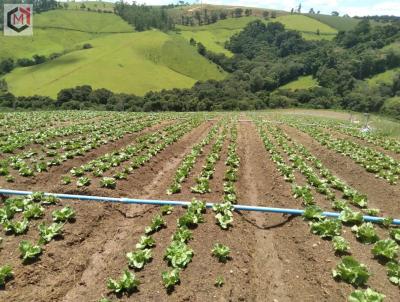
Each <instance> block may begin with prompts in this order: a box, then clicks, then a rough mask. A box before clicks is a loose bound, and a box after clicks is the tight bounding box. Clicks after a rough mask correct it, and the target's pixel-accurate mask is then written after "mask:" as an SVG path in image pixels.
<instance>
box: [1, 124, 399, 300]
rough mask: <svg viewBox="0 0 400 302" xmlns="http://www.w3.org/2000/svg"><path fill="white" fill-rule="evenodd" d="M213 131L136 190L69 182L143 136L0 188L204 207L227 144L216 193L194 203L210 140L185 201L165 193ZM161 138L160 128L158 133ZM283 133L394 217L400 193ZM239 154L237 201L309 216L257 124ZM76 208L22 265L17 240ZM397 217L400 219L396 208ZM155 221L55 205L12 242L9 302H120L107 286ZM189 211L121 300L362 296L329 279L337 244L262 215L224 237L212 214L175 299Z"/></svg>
mask: <svg viewBox="0 0 400 302" xmlns="http://www.w3.org/2000/svg"><path fill="white" fill-rule="evenodd" d="M215 123H216V121H214V120H213V121H208V122H204V123H203V124H202V125H200V126H199V127H197V128H196V129H194V130H193V131H191V132H190V133H188V134H186V135H184V136H183V137H182V138H181V139H180V140H179V141H178V142H176V143H174V144H172V145H170V146H168V147H167V148H166V149H165V150H164V151H162V152H160V153H159V154H157V156H156V157H154V158H153V159H152V160H151V161H150V162H149V163H147V164H146V165H145V166H143V167H141V168H139V169H137V170H135V171H134V172H133V173H132V174H131V175H129V177H128V179H127V180H123V181H119V182H118V184H117V188H116V189H115V190H108V189H101V188H98V187H97V186H91V187H89V188H84V189H79V190H77V189H76V188H75V185H73V186H72V185H71V186H62V185H60V184H59V181H60V176H61V175H64V174H65V173H66V172H68V171H69V169H71V168H72V167H73V166H78V165H80V164H82V163H85V162H87V161H89V160H91V159H94V158H96V157H98V156H100V155H102V154H105V153H107V152H110V151H111V150H114V149H117V148H121V147H123V146H125V145H127V144H129V143H130V142H132V140H133V138H134V136H132V137H125V138H123V139H122V140H119V141H117V142H115V143H111V144H109V145H106V146H102V147H101V148H99V149H97V150H94V151H93V152H90V153H88V154H87V155H85V156H84V157H81V158H76V159H73V160H71V161H69V162H66V163H65V165H63V166H61V167H55V168H54V169H52V170H51V173H42V174H40V175H38V176H37V177H36V178H35V180H30V179H25V178H21V179H18V181H17V182H16V183H15V184H11V185H10V184H8V183H5V182H4V181H3V179H2V178H0V186H2V187H9V188H10V187H11V188H16V189H28V188H29V189H32V190H46V191H53V192H64V193H78V194H90V195H100V196H101V195H105V196H115V197H117V196H129V197H138V198H154V199H155V198H160V199H174V200H190V199H191V198H192V197H196V198H199V199H201V200H205V201H214V202H218V201H220V200H222V197H223V195H222V194H223V190H222V187H223V175H224V171H225V169H226V166H225V164H224V162H225V159H226V155H227V144H228V141H226V143H225V144H224V147H223V150H222V152H221V159H220V161H219V162H218V163H217V167H216V173H215V175H214V178H213V179H212V180H211V187H212V192H211V193H209V194H205V195H198V194H192V193H191V192H190V189H189V188H190V185H192V183H193V182H194V178H195V177H196V176H197V175H198V173H200V171H201V166H202V165H203V164H204V160H205V157H206V156H207V154H208V152H209V151H210V148H211V145H212V143H213V142H211V143H210V145H208V146H207V147H205V148H204V153H203V154H202V155H201V156H200V157H199V159H198V161H197V163H196V165H195V167H194V168H193V170H192V172H191V174H190V177H189V179H188V180H187V182H185V183H184V184H183V187H184V190H183V192H182V193H180V194H176V195H173V196H168V195H166V189H167V188H168V186H169V185H170V182H171V180H172V177H173V175H174V174H175V171H176V169H177V167H178V166H179V164H180V162H181V160H182V159H183V157H184V156H185V155H186V154H187V153H188V152H189V151H190V150H191V148H192V146H193V145H194V144H196V143H198V142H199V141H200V140H201V139H202V138H204V137H205V135H206V134H207V133H208V131H209V129H210V128H211V127H212V125H215ZM155 129H156V127H153V128H152V129H149V131H151V130H155ZM284 129H285V131H287V132H288V134H289V135H290V136H291V137H294V138H295V139H296V141H298V142H301V143H303V144H305V145H306V146H307V147H308V148H309V149H310V151H312V153H313V154H315V155H317V156H318V157H320V158H321V160H322V161H323V163H324V164H325V165H326V166H327V167H328V168H329V169H332V171H334V172H335V173H336V174H337V175H339V176H340V177H342V178H343V179H344V180H346V181H347V182H348V183H349V184H351V185H352V186H354V187H355V188H357V189H358V190H359V191H360V192H363V193H366V194H368V196H369V200H370V204H371V207H375V206H376V207H379V208H381V209H382V210H383V211H384V212H385V213H389V211H393V208H394V206H395V205H394V204H393V203H395V202H396V201H397V200H399V197H400V192H399V191H398V189H397V187H393V186H390V185H388V184H387V183H385V182H383V181H380V180H379V179H375V178H374V177H373V176H371V175H370V174H368V173H366V172H365V171H363V169H362V168H360V167H359V166H357V165H356V164H354V163H353V162H352V161H351V160H350V161H349V160H348V159H347V158H344V157H341V156H339V155H337V154H336V153H333V152H331V151H329V150H326V149H325V148H323V147H321V146H320V145H319V144H318V143H316V142H315V141H313V140H312V139H311V138H310V137H308V136H307V135H305V134H303V133H301V132H299V131H297V130H295V129H293V128H289V127H285V128H284ZM228 137H229V135H228ZM228 137H227V140H228ZM237 151H238V154H239V157H240V159H241V165H240V168H239V180H238V182H237V183H236V188H237V192H238V198H239V203H241V204H249V205H260V206H272V207H290V208H300V202H299V201H298V200H295V199H294V198H293V197H292V196H291V187H290V184H288V183H286V182H285V181H284V180H283V179H282V177H281V176H280V174H279V173H278V171H277V170H276V168H275V164H274V163H273V162H272V161H271V159H270V155H269V154H268V153H267V152H266V151H265V148H264V146H263V144H262V142H261V140H260V138H259V135H258V133H257V131H256V128H255V126H254V124H253V123H249V122H243V123H239V126H238V150H237ZM382 194H383V195H382ZM67 204H68V205H71V206H73V207H74V209H75V210H76V213H77V217H76V221H75V222H74V223H68V224H66V225H65V227H64V235H63V238H62V239H60V240H56V241H52V242H50V243H49V244H47V245H46V248H45V251H44V253H43V255H42V256H41V257H40V260H38V261H36V262H35V263H32V264H29V265H22V264H21V260H20V259H19V251H18V243H19V241H20V240H21V239H28V240H31V241H34V240H36V239H37V237H38V232H37V225H38V224H39V223H40V222H42V221H43V220H44V221H47V222H50V220H51V211H52V210H53V209H55V208H60V207H61V206H63V205H67ZM395 209H396V211H397V212H396V214H400V211H398V210H399V208H398V204H397V208H395ZM157 213H158V208H157V207H155V206H139V205H120V204H101V203H95V202H84V201H62V203H61V204H60V205H57V206H50V207H49V208H48V209H47V210H46V217H45V218H44V219H41V220H38V221H34V222H33V223H31V225H30V229H29V231H28V233H27V234H26V235H22V236H19V237H14V236H3V238H4V242H3V245H2V246H3V249H2V250H0V263H1V264H5V263H8V264H11V265H12V266H13V268H14V275H15V277H14V279H12V280H11V281H10V282H8V283H7V284H6V287H5V289H4V290H1V291H0V301H46V302H47V301H68V302H69V301H74V302H75V301H98V300H99V298H101V297H102V296H107V297H109V298H111V300H113V301H114V300H116V298H115V296H114V295H113V294H111V293H109V292H108V290H107V289H106V280H107V278H108V277H112V278H118V277H119V276H120V274H121V273H122V271H123V269H125V268H127V261H126V258H125V254H126V253H127V252H129V251H132V250H134V249H135V244H136V243H137V241H138V239H139V238H140V236H141V235H143V234H144V229H145V227H146V226H147V225H149V224H150V221H151V219H152V217H153V216H154V215H155V214H157ZM183 213H184V209H182V208H175V209H174V212H173V213H172V214H171V215H168V216H165V220H166V222H167V228H165V229H162V230H161V231H159V232H157V233H155V234H154V235H153V237H154V239H155V240H156V247H155V248H154V249H153V261H152V262H151V263H149V264H147V265H146V266H145V268H144V269H143V270H141V271H139V272H136V275H137V276H138V278H139V279H140V281H141V285H140V286H139V291H138V292H135V293H133V294H132V295H130V296H122V297H120V299H118V300H121V301H157V300H158V301H279V302H282V301H310V302H311V301H346V298H347V296H348V295H349V293H350V292H351V291H352V290H353V288H352V287H351V286H349V285H346V284H344V283H339V282H336V281H335V280H334V279H333V278H332V276H331V270H332V268H334V266H335V264H336V263H337V262H338V261H339V258H337V257H336V256H335V255H334V253H333V251H332V246H331V243H330V242H329V241H325V240H321V239H320V238H319V237H317V236H314V235H312V234H310V231H309V227H308V225H307V223H306V222H304V221H303V220H302V219H301V218H298V217H297V218H294V217H289V216H283V215H276V214H261V213H256V212H242V213H235V215H234V223H233V227H232V228H230V229H229V230H227V231H223V230H221V229H220V228H219V226H218V225H216V224H215V219H214V214H213V212H212V211H211V210H207V213H206V214H205V215H204V218H205V222H204V223H202V224H199V226H198V227H197V228H196V229H194V230H193V240H191V241H190V242H189V246H190V247H191V248H192V249H193V250H194V253H195V255H194V257H193V260H192V262H191V263H189V265H188V267H187V268H186V269H185V270H184V271H182V273H181V284H180V285H178V286H176V288H175V290H174V291H173V292H172V293H167V292H166V290H165V289H164V287H163V284H162V282H161V272H162V271H165V270H167V269H169V268H168V265H167V263H166V261H164V260H163V255H164V251H165V249H166V247H167V246H168V245H169V243H170V241H171V235H172V234H173V232H174V231H175V230H176V219H177V218H178V217H180V216H181V215H182V214H183ZM395 216H400V215H395ZM347 235H348V236H349V240H351V247H352V249H354V254H355V256H356V257H357V258H359V260H361V261H362V262H363V263H365V264H367V265H368V266H369V267H371V270H372V271H373V272H374V273H375V274H376V275H375V276H374V277H372V278H371V283H370V284H371V286H373V287H374V288H376V289H377V290H381V291H382V292H384V293H385V294H386V295H387V296H388V297H387V299H386V300H385V301H397V298H398V295H396V293H398V288H396V287H395V286H393V285H391V284H390V283H389V282H388V281H387V278H386V277H385V273H386V272H385V268H384V267H383V266H381V265H379V264H377V262H376V261H375V260H373V259H372V257H371V256H370V252H369V248H370V247H368V246H367V247H366V246H363V245H361V244H358V243H357V242H356V241H355V240H354V239H352V238H353V237H354V236H353V235H351V234H350V232H349V231H347V233H346V234H345V236H347ZM350 237H351V238H350ZM216 242H219V243H223V244H225V245H228V246H229V247H230V248H231V251H232V253H231V256H232V258H231V259H230V260H229V261H228V262H227V263H219V262H218V261H217V259H216V258H214V257H212V255H211V249H212V247H213V245H214V244H215V243H216ZM217 276H223V278H224V279H225V284H224V286H223V287H222V288H217V287H215V286H214V282H215V279H216V278H217Z"/></svg>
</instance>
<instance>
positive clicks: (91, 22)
mask: <svg viewBox="0 0 400 302" xmlns="http://www.w3.org/2000/svg"><path fill="white" fill-rule="evenodd" d="M34 26H35V28H62V29H71V30H76V31H84V32H91V33H121V32H132V31H133V28H132V26H130V25H129V24H128V23H126V22H125V21H124V20H122V19H121V18H120V17H118V16H117V15H115V14H107V13H106V14H104V13H97V12H88V11H72V10H52V11H48V12H46V13H43V14H39V15H35V25H34Z"/></svg>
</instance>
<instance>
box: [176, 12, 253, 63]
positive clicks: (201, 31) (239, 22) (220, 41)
mask: <svg viewBox="0 0 400 302" xmlns="http://www.w3.org/2000/svg"><path fill="white" fill-rule="evenodd" d="M254 20H257V18H256V17H242V18H229V19H225V20H220V21H218V22H216V23H213V24H210V25H202V26H182V25H178V26H177V28H178V29H179V30H180V32H179V34H180V35H182V37H184V38H185V39H186V40H188V41H189V40H190V39H191V38H193V39H195V40H196V41H197V42H201V43H202V44H204V45H205V46H206V48H207V49H208V50H211V51H213V52H216V53H224V54H225V55H227V56H231V55H232V53H231V52H230V51H229V50H227V49H225V48H224V44H225V41H227V40H229V38H230V37H231V36H233V35H234V34H235V33H237V32H239V31H241V30H242V29H243V28H244V27H245V26H246V25H247V24H248V23H249V22H251V21H254Z"/></svg>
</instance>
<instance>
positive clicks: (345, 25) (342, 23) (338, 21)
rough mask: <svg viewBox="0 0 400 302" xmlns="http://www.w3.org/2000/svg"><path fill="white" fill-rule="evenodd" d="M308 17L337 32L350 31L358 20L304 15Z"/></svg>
mask: <svg viewBox="0 0 400 302" xmlns="http://www.w3.org/2000/svg"><path fill="white" fill-rule="evenodd" d="M306 15H307V16H308V17H310V18H313V19H315V20H318V21H320V22H322V23H325V24H326V25H328V26H330V27H333V28H335V29H337V30H345V31H346V30H351V29H354V28H355V27H356V25H357V24H358V22H360V21H359V20H358V19H354V18H345V17H337V16H330V15H321V14H318V15H317V14H306Z"/></svg>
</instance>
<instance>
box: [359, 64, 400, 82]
mask: <svg viewBox="0 0 400 302" xmlns="http://www.w3.org/2000/svg"><path fill="white" fill-rule="evenodd" d="M399 72H400V67H399V68H395V69H390V70H386V71H385V72H382V73H379V74H377V75H375V76H373V77H372V78H370V79H367V80H366V81H367V83H368V85H370V86H371V85H377V84H379V83H392V82H393V77H394V75H395V74H396V73H399Z"/></svg>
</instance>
